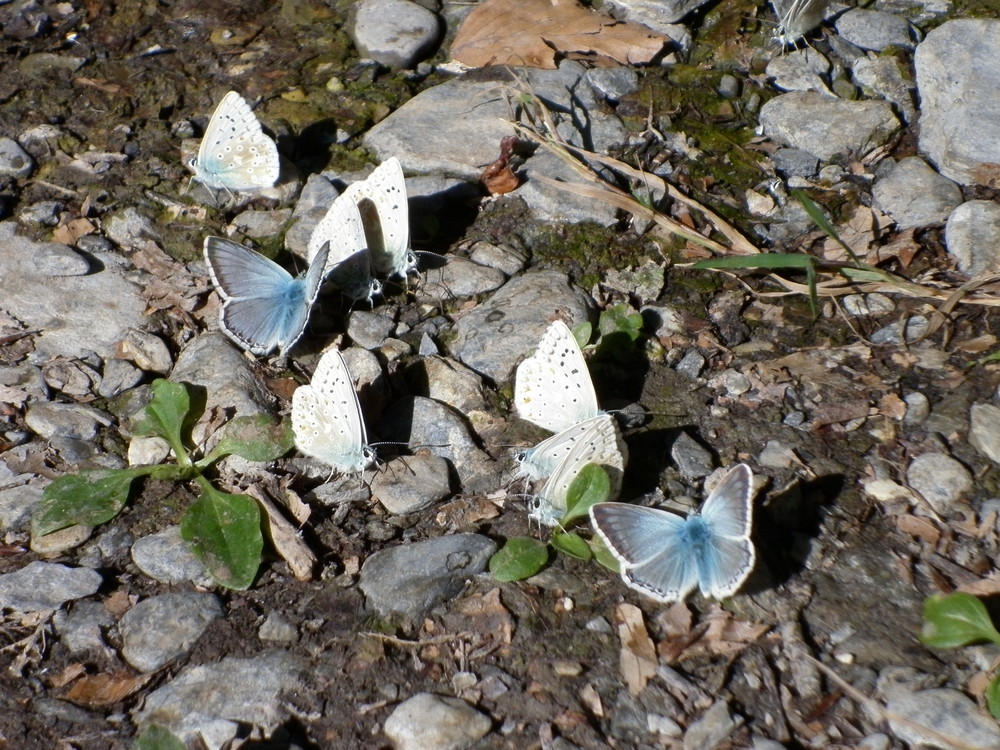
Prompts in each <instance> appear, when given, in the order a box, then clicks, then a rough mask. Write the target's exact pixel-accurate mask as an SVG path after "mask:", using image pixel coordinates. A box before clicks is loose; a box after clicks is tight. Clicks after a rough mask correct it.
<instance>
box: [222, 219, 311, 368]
mask: <svg viewBox="0 0 1000 750" xmlns="http://www.w3.org/2000/svg"><path fill="white" fill-rule="evenodd" d="M204 252H205V263H206V264H207V265H208V270H209V273H210V274H211V276H212V282H213V283H214V285H215V289H216V291H217V292H218V293H219V296H220V297H221V298H222V309H221V310H220V311H219V324H220V326H221V328H222V330H223V332H224V333H225V334H226V335H227V336H228V337H229V338H230V339H232V340H233V341H235V342H236V343H237V344H238V345H239V346H240V347H241V348H243V349H246V350H247V351H249V352H252V353H253V354H259V355H264V354H269V353H271V352H272V351H273V350H274V349H279V350H280V351H281V353H282V354H284V352H285V351H287V350H288V349H290V348H291V347H292V345H293V344H295V342H296V341H298V339H299V337H300V336H301V335H302V332H303V331H304V330H305V327H306V323H307V321H308V320H309V311H310V309H311V308H312V304H313V302H314V301H315V300H316V296H317V294H319V287H320V284H321V282H322V279H323V274H322V270H323V268H324V266H325V264H326V253H325V251H324V252H323V253H322V254H320V255H318V256H317V263H316V264H315V265H312V266H310V267H309V269H308V270H307V271H306V272H305V273H304V274H303V275H301V276H299V277H297V278H296V277H293V276H292V275H291V274H289V273H288V272H287V271H286V270H285V269H284V268H282V267H281V266H279V265H278V264H277V263H275V262H274V261H272V260H270V259H268V258H265V257H264V256H263V255H261V254H260V253H258V252H256V251H254V250H251V249H249V248H246V247H243V246H242V245H239V244H237V243H235V242H233V241H231V240H227V239H225V238H223V237H206V238H205V246H204Z"/></svg>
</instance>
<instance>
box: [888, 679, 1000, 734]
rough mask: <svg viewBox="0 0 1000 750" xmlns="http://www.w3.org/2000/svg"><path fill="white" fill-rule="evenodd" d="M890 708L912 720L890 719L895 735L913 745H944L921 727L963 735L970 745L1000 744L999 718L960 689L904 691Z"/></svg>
mask: <svg viewBox="0 0 1000 750" xmlns="http://www.w3.org/2000/svg"><path fill="white" fill-rule="evenodd" d="M886 707H887V708H888V709H889V711H891V712H892V713H893V714H900V715H902V716H903V717H904V718H906V719H909V720H910V722H912V723H909V722H907V723H904V722H902V721H894V720H893V719H892V718H890V719H889V726H891V727H892V731H893V732H894V733H895V735H896V736H897V737H898V738H899V739H901V740H903V741H904V742H908V743H910V744H911V745H914V746H927V745H930V746H932V747H943V745H941V744H940V743H939V742H938V741H937V740H936V739H935V738H934V737H933V735H929V734H925V733H924V732H921V731H920V729H918V728H917V726H923V727H927V728H929V729H932V730H934V732H936V733H937V734H938V735H942V734H943V735H945V736H946V737H960V738H961V739H962V742H963V743H964V744H965V745H967V746H970V747H1000V728H998V727H997V722H996V720H995V719H993V718H992V717H991V716H990V715H989V714H987V713H986V712H985V711H983V710H982V709H980V708H979V707H978V706H977V705H976V704H975V703H974V702H973V701H971V700H970V699H969V698H968V697H966V696H965V695H963V694H962V693H960V692H959V691H957V690H950V689H947V688H937V689H932V690H921V691H918V692H915V693H909V694H905V693H904V694H902V695H897V696H895V697H893V698H891V699H890V700H889V702H888V705H887V706H886ZM890 717H891V714H890ZM914 724H916V725H917V726H914Z"/></svg>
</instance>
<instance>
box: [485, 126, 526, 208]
mask: <svg viewBox="0 0 1000 750" xmlns="http://www.w3.org/2000/svg"><path fill="white" fill-rule="evenodd" d="M516 145H517V138H516V137H514V136H512V135H508V136H507V137H506V138H504V139H503V140H501V141H500V156H499V157H498V158H497V160H496V161H494V162H493V163H491V164H489V165H488V166H487V167H486V169H484V170H483V173H482V175H480V177H479V182H480V183H481V184H482V186H483V189H484V190H486V192H487V193H488V194H489V195H503V194H504V193H509V192H511V191H512V190H516V189H517V186H518V185H519V184H521V179H520V178H519V177H518V176H517V175H516V174H514V170H512V169H511V168H510V157H511V156H512V155H513V153H514V147H515V146H516Z"/></svg>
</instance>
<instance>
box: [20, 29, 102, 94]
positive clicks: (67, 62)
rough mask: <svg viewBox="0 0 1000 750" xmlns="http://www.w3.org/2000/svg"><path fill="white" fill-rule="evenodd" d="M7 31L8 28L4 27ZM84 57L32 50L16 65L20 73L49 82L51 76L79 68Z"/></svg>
mask: <svg viewBox="0 0 1000 750" xmlns="http://www.w3.org/2000/svg"><path fill="white" fill-rule="evenodd" d="M5 31H6V32H7V33H9V31H8V30H6V29H5ZM86 62H87V58H85V57H71V56H70V55H57V54H55V53H53V52H33V53H32V54H30V55H25V56H24V57H23V58H21V61H20V62H19V63H18V65H17V69H18V70H19V71H20V72H21V74H22V75H25V76H27V77H29V78H38V79H41V80H43V81H45V82H49V81H51V80H52V79H53V77H67V76H69V75H70V74H72V73H75V72H76V71H77V70H79V69H80V68H81V67H82V66H83V65H84V64H85V63H86Z"/></svg>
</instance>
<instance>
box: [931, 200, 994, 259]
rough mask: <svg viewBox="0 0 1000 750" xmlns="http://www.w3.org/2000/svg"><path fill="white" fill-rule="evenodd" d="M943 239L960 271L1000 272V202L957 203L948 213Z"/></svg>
mask: <svg viewBox="0 0 1000 750" xmlns="http://www.w3.org/2000/svg"><path fill="white" fill-rule="evenodd" d="M944 238H945V243H946V244H947V246H948V252H949V253H950V254H951V255H952V256H953V257H954V258H955V259H956V261H957V263H956V265H957V266H958V270H959V271H961V272H962V273H965V274H968V275H969V276H982V275H986V274H993V273H998V272H1000V205H997V204H996V203H995V202H994V201H985V200H978V201H967V202H966V203H963V204H962V205H960V206H958V207H957V208H956V209H955V210H954V211H952V212H951V214H950V215H949V216H948V222H947V223H946V224H945V227H944Z"/></svg>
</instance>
